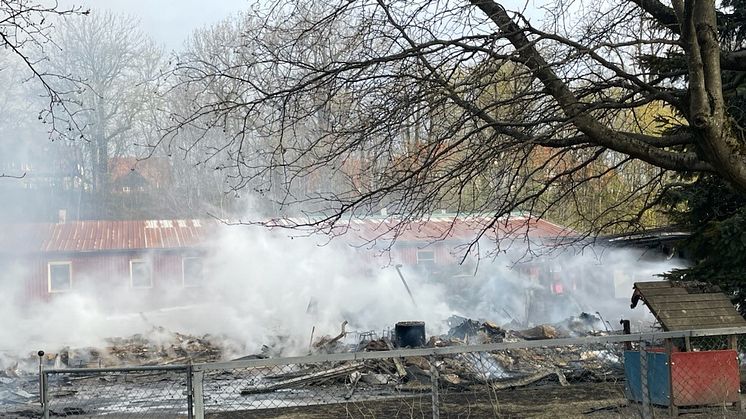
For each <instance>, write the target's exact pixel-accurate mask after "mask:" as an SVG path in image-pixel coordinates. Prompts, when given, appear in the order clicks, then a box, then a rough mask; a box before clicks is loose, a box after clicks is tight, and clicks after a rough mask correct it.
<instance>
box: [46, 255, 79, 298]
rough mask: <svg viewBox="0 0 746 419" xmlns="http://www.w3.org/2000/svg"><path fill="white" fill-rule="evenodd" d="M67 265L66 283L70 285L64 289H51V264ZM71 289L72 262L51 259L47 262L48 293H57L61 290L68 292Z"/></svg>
mask: <svg viewBox="0 0 746 419" xmlns="http://www.w3.org/2000/svg"><path fill="white" fill-rule="evenodd" d="M59 265H67V266H68V273H69V274H68V277H67V279H68V283H69V284H70V286H69V287H68V288H67V289H65V290H53V289H52V266H59ZM72 289H73V263H72V261H68V260H64V261H53V262H48V263H47V292H49V293H50V294H57V293H62V292H68V291H70V290H72Z"/></svg>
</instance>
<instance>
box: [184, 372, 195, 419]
mask: <svg viewBox="0 0 746 419" xmlns="http://www.w3.org/2000/svg"><path fill="white" fill-rule="evenodd" d="M192 384H193V383H192V364H191V363H190V364H189V365H187V366H186V387H187V393H186V396H187V418H188V419H194V399H193V393H192Z"/></svg>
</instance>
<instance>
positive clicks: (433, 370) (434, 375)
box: [430, 356, 440, 419]
mask: <svg viewBox="0 0 746 419" xmlns="http://www.w3.org/2000/svg"><path fill="white" fill-rule="evenodd" d="M438 381H439V380H438V367H436V366H435V356H430V384H431V386H432V399H433V419H440V400H439V397H438V392H439V387H440V384H439V383H438Z"/></svg>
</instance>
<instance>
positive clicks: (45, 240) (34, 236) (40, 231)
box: [0, 220, 218, 253]
mask: <svg viewBox="0 0 746 419" xmlns="http://www.w3.org/2000/svg"><path fill="white" fill-rule="evenodd" d="M217 224H218V222H217V221H214V220H208V221H205V220H142V221H73V222H67V223H61V224H11V225H4V226H2V230H3V234H2V235H1V236H0V251H4V252H8V253H25V252H97V251H109V250H136V249H170V248H184V247H196V246H199V245H200V244H203V243H204V242H205V241H206V239H207V238H208V237H209V235H210V234H211V233H212V232H213V231H214V230H215V227H216V226H217Z"/></svg>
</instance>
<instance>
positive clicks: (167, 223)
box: [0, 215, 572, 253]
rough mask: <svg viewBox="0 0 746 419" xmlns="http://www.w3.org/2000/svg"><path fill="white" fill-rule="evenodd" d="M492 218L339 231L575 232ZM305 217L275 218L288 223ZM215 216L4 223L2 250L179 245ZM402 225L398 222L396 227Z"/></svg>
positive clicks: (213, 227) (385, 223)
mask: <svg viewBox="0 0 746 419" xmlns="http://www.w3.org/2000/svg"><path fill="white" fill-rule="evenodd" d="M491 221H492V219H491V218H490V217H486V216H485V217H482V216H467V217H457V218H455V219H454V218H453V217H452V216H447V215H444V216H439V217H432V218H430V219H429V220H425V221H417V222H411V223H409V224H408V225H402V224H401V220H396V219H392V218H385V219H384V218H381V219H372V218H369V219H363V220H352V221H351V222H350V223H349V224H345V225H344V226H337V227H335V228H334V230H333V232H334V233H335V234H342V233H344V234H346V236H345V240H347V241H350V242H360V241H368V242H370V241H377V240H384V241H386V240H388V241H390V240H392V239H395V240H396V241H398V242H432V241H437V240H447V241H459V242H462V243H463V242H469V241H472V240H474V239H475V238H476V237H477V235H478V234H479V233H480V232H481V231H483V230H485V229H486V233H485V237H486V238H488V239H490V240H495V239H497V238H500V239H502V238H522V237H529V238H531V239H540V238H549V239H551V238H557V237H565V236H568V235H570V234H571V233H572V232H571V231H569V230H567V229H565V228H563V227H561V226H559V225H556V224H552V223H550V222H548V221H545V220H539V219H535V218H529V217H510V218H508V219H500V220H498V221H497V222H496V223H495V225H494V226H492V227H490V228H487V227H488V226H489V223H490V222H491ZM300 223H301V220H296V219H292V218H289V219H285V220H280V221H277V222H276V224H277V225H278V226H286V227H290V226H292V225H295V224H300ZM222 226H224V224H222V223H221V222H219V221H217V220H212V219H209V220H196V219H187V220H137V221H71V222H67V223H59V224H52V223H47V224H9V225H3V226H0V228H2V234H1V235H0V252H3V253H29V252H98V251H116V250H145V249H178V248H191V247H199V246H202V245H204V244H205V243H206V242H207V240H209V238H210V237H211V235H213V234H214V233H215V232H216V231H217V230H218V228H220V227H222ZM397 226H399V227H397Z"/></svg>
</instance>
